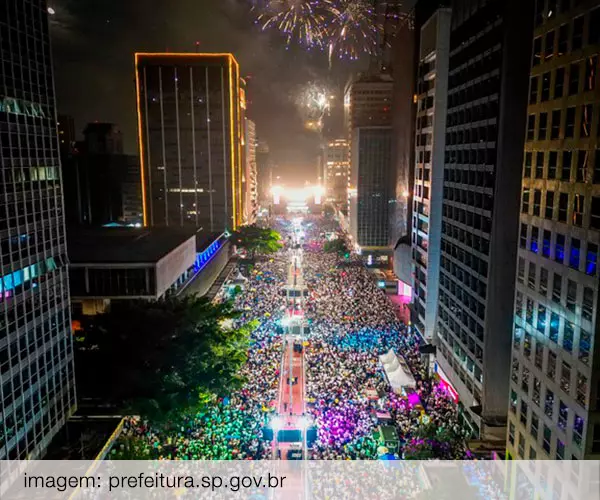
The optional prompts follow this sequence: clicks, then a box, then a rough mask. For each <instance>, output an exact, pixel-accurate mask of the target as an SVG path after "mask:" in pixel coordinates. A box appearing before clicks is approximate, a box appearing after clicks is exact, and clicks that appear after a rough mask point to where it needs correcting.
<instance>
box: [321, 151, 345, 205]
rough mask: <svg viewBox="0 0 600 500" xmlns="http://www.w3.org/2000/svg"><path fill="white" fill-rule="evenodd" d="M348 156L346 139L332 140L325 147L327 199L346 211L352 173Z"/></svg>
mask: <svg viewBox="0 0 600 500" xmlns="http://www.w3.org/2000/svg"><path fill="white" fill-rule="evenodd" d="M348 157H349V151H348V141H347V140H345V139H336V140H334V141H330V142H329V143H328V144H327V146H326V147H325V161H324V163H325V193H326V194H325V196H326V199H327V201H329V202H331V203H334V204H335V205H336V206H339V207H340V208H341V209H342V210H345V211H346V210H347V205H348V176H349V173H350V162H349V161H348Z"/></svg>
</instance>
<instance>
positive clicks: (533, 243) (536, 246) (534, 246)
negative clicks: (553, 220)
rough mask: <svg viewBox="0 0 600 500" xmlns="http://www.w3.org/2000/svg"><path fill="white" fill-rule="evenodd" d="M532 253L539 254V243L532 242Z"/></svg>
mask: <svg viewBox="0 0 600 500" xmlns="http://www.w3.org/2000/svg"><path fill="white" fill-rule="evenodd" d="M531 251H532V252H533V253H538V243H537V241H532V242H531Z"/></svg>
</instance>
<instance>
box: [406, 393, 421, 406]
mask: <svg viewBox="0 0 600 500" xmlns="http://www.w3.org/2000/svg"><path fill="white" fill-rule="evenodd" d="M408 404H409V405H410V406H416V405H420V404H421V400H420V399H419V395H418V394H417V393H416V392H411V393H410V394H409V395H408Z"/></svg>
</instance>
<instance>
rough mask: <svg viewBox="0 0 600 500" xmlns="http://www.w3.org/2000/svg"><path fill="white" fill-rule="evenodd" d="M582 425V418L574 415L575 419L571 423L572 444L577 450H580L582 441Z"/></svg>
mask: <svg viewBox="0 0 600 500" xmlns="http://www.w3.org/2000/svg"><path fill="white" fill-rule="evenodd" d="M583 423H584V421H583V418H581V417H580V416H579V415H577V414H575V419H574V421H573V442H574V443H575V444H576V445H577V446H578V447H579V448H581V442H582V440H583V427H584V426H583Z"/></svg>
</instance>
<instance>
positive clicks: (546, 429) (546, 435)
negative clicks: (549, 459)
mask: <svg viewBox="0 0 600 500" xmlns="http://www.w3.org/2000/svg"><path fill="white" fill-rule="evenodd" d="M550 439H552V431H551V430H550V428H549V427H548V426H547V425H545V424H544V442H543V444H542V448H544V451H545V452H546V453H550Z"/></svg>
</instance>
